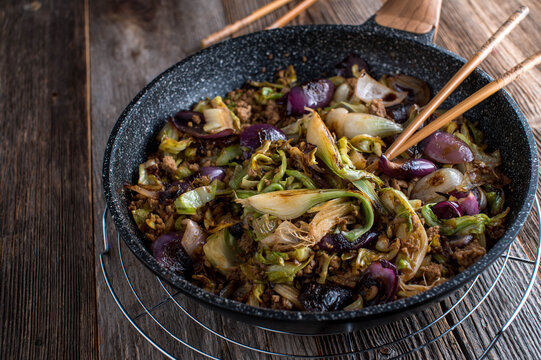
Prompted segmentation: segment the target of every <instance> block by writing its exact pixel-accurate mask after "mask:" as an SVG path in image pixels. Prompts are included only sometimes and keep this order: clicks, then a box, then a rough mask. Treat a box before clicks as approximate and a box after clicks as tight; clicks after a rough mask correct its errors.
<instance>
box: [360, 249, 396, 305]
mask: <svg viewBox="0 0 541 360" xmlns="http://www.w3.org/2000/svg"><path fill="white" fill-rule="evenodd" d="M374 286H375V287H376V288H377V289H378V292H377V294H376V295H375V296H374V297H373V298H371V299H366V295H368V294H371V293H372V292H373V287H374ZM356 290H357V292H358V293H359V294H361V295H362V296H363V297H364V298H365V299H366V300H367V301H366V304H367V305H375V304H384V303H387V302H389V301H391V300H393V299H394V297H395V296H396V292H397V290H398V270H397V269H396V267H395V266H394V265H393V264H391V263H390V262H388V261H387V260H383V259H381V260H378V261H374V262H373V263H372V264H370V265H369V266H368V268H366V270H365V271H364V272H363V273H362V274H361V277H360V279H359V282H358V283H357V286H356Z"/></svg>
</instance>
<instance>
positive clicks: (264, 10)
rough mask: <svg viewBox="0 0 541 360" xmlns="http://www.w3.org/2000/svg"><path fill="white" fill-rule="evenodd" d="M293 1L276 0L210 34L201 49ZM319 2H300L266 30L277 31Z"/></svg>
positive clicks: (305, 0)
mask: <svg viewBox="0 0 541 360" xmlns="http://www.w3.org/2000/svg"><path fill="white" fill-rule="evenodd" d="M291 1H292V0H274V1H272V2H270V3H268V4H267V5H265V6H262V7H260V8H259V9H257V10H256V11H254V12H253V13H251V14H250V15H248V16H247V17H245V18H243V19H240V20H238V21H236V22H234V23H233V24H230V25H227V26H226V27H224V28H223V29H222V30H220V31H217V32H215V33H213V34H210V35H209V36H207V37H206V38H204V39H203V40H201V47H203V48H205V47H207V46H209V45H212V44H214V43H217V42H218V41H220V40H222V39H223V38H225V37H227V36H229V35H231V34H233V33H234V32H236V31H239V30H240V29H242V28H243V27H245V26H248V25H249V24H251V23H253V22H254V21H256V20H259V19H260V18H262V17H263V16H265V15H267V14H269V13H271V12H273V11H274V10H276V9H278V8H280V7H282V6H284V5H286V4H287V3H290V2H291ZM316 1H317V0H303V1H302V2H300V3H299V4H298V5H297V6H295V7H294V8H293V9H291V10H290V11H289V12H287V13H286V14H285V15H284V16H282V17H281V18H279V19H278V20H276V21H275V22H274V23H272V24H271V25H269V26H267V27H266V28H265V29H266V30H269V29H275V28H279V27H282V26H284V25H286V24H287V23H289V22H290V21H291V20H293V19H294V18H296V17H297V16H298V15H299V14H300V13H302V12H303V11H304V10H306V9H308V7H310V6H312V5H313V4H314V3H315V2H316Z"/></svg>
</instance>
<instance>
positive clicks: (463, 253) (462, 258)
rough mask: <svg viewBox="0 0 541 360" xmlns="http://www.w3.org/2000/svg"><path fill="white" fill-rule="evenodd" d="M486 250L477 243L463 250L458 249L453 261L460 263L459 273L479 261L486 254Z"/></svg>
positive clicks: (470, 244)
mask: <svg viewBox="0 0 541 360" xmlns="http://www.w3.org/2000/svg"><path fill="white" fill-rule="evenodd" d="M486 252H487V251H486V249H485V248H484V247H482V246H481V245H479V243H478V242H477V241H474V242H471V243H469V244H468V245H466V247H464V248H463V249H460V248H458V249H456V250H455V251H454V253H453V259H455V260H456V262H457V263H458V266H459V268H458V271H460V272H462V271H464V270H465V269H467V268H468V267H469V266H470V265H471V264H473V263H474V262H476V261H477V260H479V259H480V258H482V257H483V255H485V254H486Z"/></svg>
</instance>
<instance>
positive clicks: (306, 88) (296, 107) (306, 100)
mask: <svg viewBox="0 0 541 360" xmlns="http://www.w3.org/2000/svg"><path fill="white" fill-rule="evenodd" d="M333 94H334V85H333V83H332V82H331V81H330V80H328V79H321V80H316V81H310V82H307V83H306V84H304V85H301V86H295V87H293V88H291V90H290V91H289V93H288V94H287V106H286V110H287V113H288V114H290V115H301V114H304V113H306V110H305V109H304V108H305V107H308V108H310V109H317V108H322V107H325V106H327V105H329V103H330V102H331V100H332V96H333Z"/></svg>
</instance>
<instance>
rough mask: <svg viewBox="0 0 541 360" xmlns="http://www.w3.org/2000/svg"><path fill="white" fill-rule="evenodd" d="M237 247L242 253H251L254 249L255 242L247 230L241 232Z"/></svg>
mask: <svg viewBox="0 0 541 360" xmlns="http://www.w3.org/2000/svg"><path fill="white" fill-rule="evenodd" d="M237 245H238V247H239V248H240V249H241V250H242V252H243V253H244V254H251V253H252V252H254V250H255V245H256V244H255V242H254V240H253V239H252V237H251V236H250V235H248V233H247V232H245V233H243V234H242V236H241V237H240V240H239V241H237Z"/></svg>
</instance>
